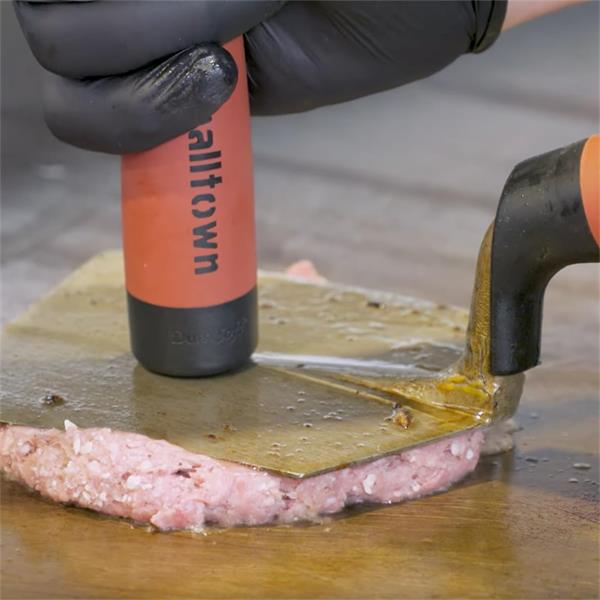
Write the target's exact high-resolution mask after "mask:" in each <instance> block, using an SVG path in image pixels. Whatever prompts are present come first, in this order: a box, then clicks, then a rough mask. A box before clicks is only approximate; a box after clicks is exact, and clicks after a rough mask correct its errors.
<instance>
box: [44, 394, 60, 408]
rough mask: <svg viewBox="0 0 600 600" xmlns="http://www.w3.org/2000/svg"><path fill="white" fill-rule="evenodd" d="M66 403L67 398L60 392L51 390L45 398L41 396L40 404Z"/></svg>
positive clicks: (58, 404) (55, 404)
mask: <svg viewBox="0 0 600 600" xmlns="http://www.w3.org/2000/svg"><path fill="white" fill-rule="evenodd" d="M64 403H65V399H64V398H63V397H62V396H59V395H58V394H53V393H51V392H49V393H47V394H46V395H45V396H44V397H43V398H40V404H43V405H44V406H60V405H61V404H64Z"/></svg>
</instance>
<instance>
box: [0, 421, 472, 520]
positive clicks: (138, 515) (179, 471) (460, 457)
mask: <svg viewBox="0 0 600 600" xmlns="http://www.w3.org/2000/svg"><path fill="white" fill-rule="evenodd" d="M482 442H483V434H482V433H481V432H473V433H468V434H463V435H461V436H460V437H455V438H453V439H447V440H444V441H441V442H437V443H434V444H429V445H427V446H423V447H420V448H415V449H413V450H408V451H406V452H403V453H402V454H398V455H394V456H389V457H386V458H381V459H378V460H375V461H372V462H369V463H365V464H362V465H357V466H353V467H347V468H345V469H341V470H339V471H334V472H331V473H326V474H323V475H317V476H314V477H310V478H308V479H305V480H295V479H290V478H287V477H281V476H277V475H273V474H271V473H267V472H264V471H258V470H255V469H252V468H250V467H245V466H242V465H238V464H234V463H228V462H225V461H220V460H215V459H212V458H210V457H208V456H203V455H200V454H193V453H191V452H187V451H186V450H184V449H183V448H180V447H178V446H174V445H173V444H170V443H168V442H166V441H161V440H153V439H150V438H147V437H145V436H143V435H139V434H134V433H123V432H119V431H112V430H110V429H79V428H78V427H77V426H76V425H74V424H73V423H71V422H69V421H66V422H65V431H59V430H57V429H34V428H32V427H22V426H17V425H3V426H2V428H1V429H0V467H1V468H2V470H3V471H4V472H5V473H6V474H7V475H8V476H9V477H10V478H12V479H15V480H17V481H20V482H22V483H24V484H25V485H27V486H29V487H30V488H33V489H34V490H36V491H38V492H39V493H40V494H42V495H43V496H46V497H48V498H51V499H52V500H55V501H57V502H64V503H69V504H75V505H77V506H82V507H85V508H90V509H92V510H96V511H98V512H102V513H105V514H107V515H114V516H118V517H127V518H130V519H133V520H134V521H136V522H139V523H151V524H152V525H154V526H155V527H157V528H159V529H162V530H171V529H191V530H201V529H202V528H203V527H204V526H205V525H207V524H211V525H218V526H223V527H231V526H234V525H259V524H263V523H275V522H293V521H300V520H311V519H316V518H317V517H318V516H319V515H327V514H332V513H335V512H338V511H340V510H342V509H343V508H344V507H345V506H350V505H352V504H359V503H362V502H372V503H392V502H400V501H402V500H407V499H410V498H418V497H420V496H424V495H426V494H431V493H433V492H437V491H441V490H444V489H446V488H447V487H448V486H450V485H451V484H453V483H455V482H456V481H458V480H459V479H461V478H462V477H464V476H465V475H466V474H467V473H469V472H471V471H472V470H473V469H474V468H475V465H476V464H477V461H478V459H479V452H480V448H481V445H482Z"/></svg>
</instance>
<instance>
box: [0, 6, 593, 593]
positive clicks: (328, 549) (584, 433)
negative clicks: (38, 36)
mask: <svg viewBox="0 0 600 600" xmlns="http://www.w3.org/2000/svg"><path fill="white" fill-rule="evenodd" d="M599 8H600V5H599V4H598V3H597V2H591V3H589V4H588V5H585V6H580V7H577V8H574V9H572V10H569V11H565V12H564V13H558V14H555V15H552V16H549V17H546V18H544V19H541V20H540V21H538V22H536V23H532V24H530V25H527V26H524V27H523V28H520V29H516V30H514V31H511V32H509V33H508V34H506V35H505V36H503V37H502V39H500V41H499V42H498V44H496V45H495V46H494V47H493V48H492V49H491V50H490V51H489V52H486V53H484V54H483V55H481V56H468V57H464V58H462V59H460V60H459V61H457V62H456V63H455V64H453V65H452V66H451V67H449V68H448V69H446V70H445V71H444V72H442V73H440V74H439V75H436V76H435V77H433V78H431V79H429V80H427V81H424V82H419V83H416V84H413V85H410V86H408V87H406V88H404V89H401V90H395V91H392V92H389V93H384V94H379V95H376V96H373V97H370V98H366V99H363V100H360V101H357V102H352V103H349V104H346V105H341V106H337V107H331V108H327V109H322V110H318V111H314V112H312V113H308V114H304V115H294V116H290V117H281V118H273V119H256V120H255V122H254V146H255V156H256V197H257V227H258V239H259V259H260V263H261V265H262V266H263V267H265V268H281V267H283V266H285V265H287V264H289V263H290V262H291V261H293V260H296V259H298V258H302V257H307V258H311V259H313V260H314V261H315V262H316V263H317V265H318V266H319V268H320V269H321V270H322V271H323V273H324V274H325V275H326V276H327V277H329V278H330V279H332V280H334V281H341V282H346V283H351V284H356V285H362V286H366V287H374V288H380V289H388V290H393V291H397V292H401V293H406V294H410V295H413V296H417V297H424V298H431V299H435V300H437V301H440V302H448V303H456V304H460V305H463V306H465V305H466V304H467V303H468V300H469V296H470V293H471V285H472V276H473V270H474V265H475V259H476V253H477V248H478V245H479V242H480V240H481V237H482V235H483V232H484V231H485V228H486V226H487V225H488V223H489V222H490V221H491V219H492V218H493V214H494V209H495V207H496V204H497V201H498V198H499V194H500V190H501V187H502V184H503V181H504V180H505V178H506V177H507V175H508V173H509V171H510V170H511V168H512V167H513V166H514V164H516V163H517V162H518V161H520V160H523V159H525V158H527V157H529V156H533V155H535V154H538V153H541V152H544V151H547V150H550V149H553V148H556V147H559V146H561V145H564V144H567V143H570V142H573V141H576V140H578V139H581V138H583V137H585V136H587V135H589V134H590V133H592V132H593V131H595V130H596V129H597V128H598V85H599V81H598V77H599V75H598V73H599V68H598V67H599V64H598V63H599V60H598V13H599ZM1 9H2V57H1V58H2V77H3V83H4V82H5V81H6V80H8V81H10V85H3V86H2V111H3V122H2V126H3V129H2V204H3V206H2V258H1V261H2V274H3V282H4V285H3V288H2V303H3V312H2V318H3V320H5V321H6V320H8V319H10V318H13V317H14V316H16V315H17V314H18V313H19V312H20V311H22V310H23V309H24V308H25V307H26V306H27V305H28V304H29V303H31V302H33V301H34V300H36V299H37V298H38V297H39V296H40V295H41V294H42V293H44V292H45V291H47V290H48V289H49V287H51V286H52V285H54V284H56V283H57V282H58V281H59V280H60V279H61V278H62V277H63V276H64V275H66V274H67V273H68V272H70V271H71V270H72V269H74V268H75V267H76V266H78V265H79V264H81V263H82V262H84V260H86V259H88V258H89V257H91V256H92V255H94V254H96V253H97V252H99V251H102V250H105V249H107V248H112V247H117V246H118V245H119V204H118V202H119V180H118V160H117V159H116V158H115V157H107V156H101V155H95V154H92V153H86V152H83V151H79V150H77V149H74V148H69V147H66V146H64V145H63V144H60V143H59V142H57V141H55V140H53V139H52V138H51V137H50V135H49V134H48V133H47V131H46V130H45V128H44V125H43V122H42V118H41V114H40V104H39V96H40V89H41V84H40V74H39V68H38V67H37V65H35V63H34V61H33V59H32V58H31V56H30V55H29V53H28V50H27V49H26V47H25V45H24V43H23V41H22V40H21V38H20V34H19V31H18V27H17V24H16V23H15V21H14V16H13V14H12V9H11V7H10V5H9V3H6V2H4V3H2V6H1ZM5 78H7V79H6V80H5ZM598 283H599V279H598V270H597V269H595V267H593V266H589V265H584V266H578V267H573V268H570V269H568V270H566V271H564V272H562V273H560V274H559V275H558V276H557V277H556V279H555V281H553V282H552V284H551V286H550V289H549V292H548V295H547V301H546V307H545V322H544V337H543V365H542V366H540V367H538V368H536V369H535V370H533V371H532V372H531V373H530V374H529V376H528V380H527V383H526V388H525V393H524V397H523V399H522V402H521V408H520V411H519V415H518V419H519V421H520V423H521V425H522V427H523V430H522V431H521V432H519V433H518V434H517V449H516V450H515V451H513V452H511V453H508V454H504V455H501V456H497V457H489V458H486V459H484V460H482V461H481V463H480V465H479V467H478V469H477V471H476V473H475V474H474V476H473V477H471V478H470V479H469V480H467V481H465V482H464V483H463V484H461V485H459V486H457V487H455V488H453V489H452V490H450V491H449V492H447V493H445V494H441V495H437V496H434V497H429V498H425V499H422V500H419V501H416V502H412V503H407V504H402V505H397V506H390V507H384V508H377V509H364V510H356V511H350V512H349V513H347V514H344V515H343V516H341V517H339V518H336V519H334V520H331V521H328V522H325V523H322V524H315V525H311V526H301V527H262V528H257V529H235V530H230V531H225V532H218V533H212V534H210V535H207V536H197V535H196V536H194V535H190V534H169V535H163V534H150V533H148V532H146V531H144V530H142V529H137V528H132V527H130V525H128V524H127V523H124V522H119V521H114V520H109V519H102V518H99V517H96V516H94V515H92V514H91V513H89V512H86V511H82V510H77V509H65V508H62V507H59V506H54V505H52V504H50V503H48V502H45V501H44V500H41V499H40V498H38V497H37V496H35V495H34V494H31V493H29V492H26V491H25V490H23V489H22V488H21V487H19V486H17V485H15V484H12V483H6V482H4V483H3V484H2V518H1V522H2V535H1V537H2V544H3V549H2V556H1V568H2V581H1V584H0V585H1V587H0V595H1V596H2V598H6V599H9V598H164V597H172V598H515V599H516V598H527V599H534V598H598V596H599V595H600V590H599V584H598V579H599V578H598V576H599V570H598V542H599V539H598V518H599V511H598V477H599V474H598V447H599V434H598V389H599V381H598V292H599V287H598ZM528 459H529V460H528ZM536 460H537V462H535V461H536ZM575 463H587V464H590V469H589V470H586V471H581V470H577V469H575V468H574V467H573V465H574V464H575ZM572 479H577V482H575V481H571V480H572Z"/></svg>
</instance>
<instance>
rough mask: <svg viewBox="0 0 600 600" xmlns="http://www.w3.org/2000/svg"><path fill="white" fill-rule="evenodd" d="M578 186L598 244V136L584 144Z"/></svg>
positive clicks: (599, 192) (599, 221)
mask: <svg viewBox="0 0 600 600" xmlns="http://www.w3.org/2000/svg"><path fill="white" fill-rule="evenodd" d="M579 186H580V188H581V201H582V203H583V209H584V211H585V217H586V219H587V222H588V226H589V228H590V232H591V234H592V235H593V236H594V239H595V240H596V243H597V244H600V134H596V135H593V136H592V137H590V138H588V139H587V141H586V142H585V145H584V147H583V150H582V152H581V162H580V164H579Z"/></svg>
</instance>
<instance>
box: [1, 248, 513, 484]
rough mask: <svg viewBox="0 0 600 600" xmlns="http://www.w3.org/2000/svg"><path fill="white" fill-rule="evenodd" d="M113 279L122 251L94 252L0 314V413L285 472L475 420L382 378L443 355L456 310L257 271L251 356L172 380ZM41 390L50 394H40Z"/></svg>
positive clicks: (375, 451)
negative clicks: (23, 304)
mask: <svg viewBox="0 0 600 600" xmlns="http://www.w3.org/2000/svg"><path fill="white" fill-rule="evenodd" d="M122 282H123V271H122V255H121V253H120V252H116V251H114V252H107V253H104V254H101V255H99V256H97V257H95V258H93V259H92V260H91V261H89V262H88V263H86V264H85V265H83V266H82V267H81V268H80V269H78V270H77V271H75V272H74V273H73V274H72V275H71V276H70V277H68V278H67V279H66V280H65V281H64V282H63V283H62V284H60V285H59V286H58V287H57V288H56V289H55V290H54V291H52V292H51V293H50V294H49V295H48V296H47V297H45V298H43V299H42V300H41V301H40V302H38V303H37V304H36V305H34V306H33V307H31V308H30V309H29V310H27V311H26V312H25V313H24V314H23V315H21V316H20V317H19V318H18V319H17V320H16V321H15V322H14V323H12V324H10V325H9V326H7V328H6V330H5V333H4V339H3V343H2V407H1V419H2V420H3V421H5V422H10V423H17V424H25V425H31V426H35V427H44V428H46V427H57V428H62V427H63V424H64V420H65V419H69V420H71V421H73V422H74V423H76V424H77V425H78V426H81V427H110V428H112V429H116V430H123V431H131V432H137V433H141V434H144V435H148V436H150V437H153V438H161V439H165V440H167V441H169V442H172V443H174V444H177V445H180V446H182V447H184V448H186V449H188V450H190V451H193V452H199V453H203V454H208V455H210V456H213V457H215V458H221V459H226V460H233V461H237V462H240V463H244V464H248V465H252V466H258V467H261V468H266V469H271V470H274V471H279V472H282V473H285V474H288V475H290V476H293V477H304V476H307V475H313V474H316V473H319V472H323V471H327V470H330V469H335V468H339V467H340V466H341V465H344V464H349V463H354V462H359V461H364V460H367V459H370V458H372V457H374V456H380V455H384V454H388V453H393V452H397V451H399V450H401V449H403V448H406V447H409V446H413V445H417V444H421V443H425V442H430V441H433V440H435V439H437V438H439V437H442V436H446V435H451V434H453V433H456V432H459V431H463V430H465V429H469V428H472V427H477V426H480V425H482V424H483V422H482V420H481V419H480V416H479V417H478V415H477V414H475V412H473V411H468V410H466V411H463V410H449V409H448V408H446V407H444V406H442V405H438V406H436V405H435V403H434V404H429V403H427V402H421V401H420V399H419V398H418V397H417V398H412V399H411V398H410V397H403V396H402V395H401V394H400V395H399V394H398V393H396V392H395V391H394V389H392V388H393V386H392V385H391V384H390V382H394V381H396V382H397V381H398V380H408V381H410V380H412V379H413V378H422V377H431V376H432V375H433V374H435V373H436V372H438V371H440V370H441V369H444V368H446V367H448V366H449V365H450V364H452V363H454V362H455V361H456V360H457V358H459V356H460V354H461V350H462V347H463V345H464V337H465V327H466V324H467V316H468V315H467V313H466V311H463V310H460V309H457V308H453V307H448V306H441V305H436V304H433V303H428V302H421V301H416V300H413V299H409V298H405V297H401V296H397V295H393V294H389V293H377V292H367V291H364V290H357V289H353V288H344V287H340V286H335V285H316V284H310V283H305V282H301V281H298V280H294V279H291V278H289V277H285V276H282V275H276V274H261V275H260V278H259V290H260V335H261V340H260V345H259V348H258V351H257V353H256V355H255V363H254V364H252V365H250V366H248V367H247V368H245V369H243V370H241V371H239V372H237V373H233V374H227V375H222V376H217V377H211V378H205V379H195V380H191V379H173V378H168V377H163V376H160V375H155V374H152V373H149V372H147V371H146V370H144V369H143V368H142V367H140V366H139V365H138V364H137V363H136V361H135V359H134V358H133V357H132V356H131V354H130V352H129V341H128V335H127V323H126V310H125V294H124V289H123V283H122ZM378 381H381V382H382V385H381V386H378V384H377V382H378ZM48 394H55V395H56V396H58V397H60V398H58V399H55V400H56V401H54V402H49V403H48V402H44V398H45V397H46V396H47V395H48ZM61 399H62V400H63V401H61ZM517 399H518V398H517ZM399 402H400V403H401V404H403V405H404V404H405V405H406V406H407V407H408V410H409V411H410V415H411V417H412V421H411V424H410V426H409V427H408V428H406V429H404V428H402V427H400V426H398V425H397V424H395V423H394V422H391V421H389V420H386V419H387V418H388V417H390V415H391V414H392V412H393V409H394V406H396V405H397V403H399Z"/></svg>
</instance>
